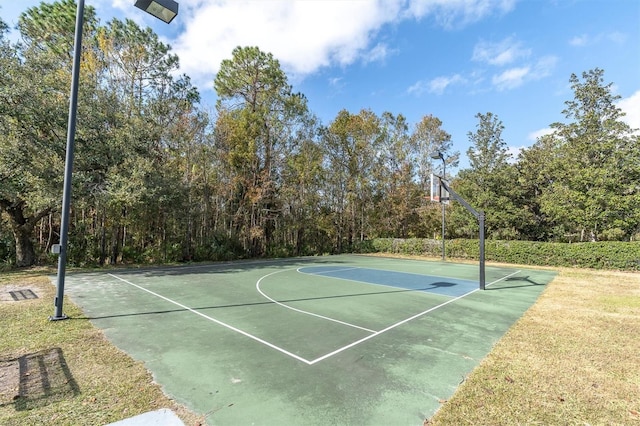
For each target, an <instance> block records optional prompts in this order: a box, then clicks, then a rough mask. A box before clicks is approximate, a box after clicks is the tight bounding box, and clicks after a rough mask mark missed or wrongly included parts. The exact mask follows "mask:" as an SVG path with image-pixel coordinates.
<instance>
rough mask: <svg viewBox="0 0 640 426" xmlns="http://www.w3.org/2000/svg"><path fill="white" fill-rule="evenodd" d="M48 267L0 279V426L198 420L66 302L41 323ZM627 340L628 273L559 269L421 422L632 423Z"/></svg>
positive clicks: (637, 311)
mask: <svg viewBox="0 0 640 426" xmlns="http://www.w3.org/2000/svg"><path fill="white" fill-rule="evenodd" d="M511 266H512V265H511ZM53 273H55V272H54V271H51V270H30V271H21V272H15V273H4V274H0V330H2V332H1V333H2V334H1V338H0V424H2V425H24V424H29V425H36V424H41V425H49V424H59V425H102V424H106V423H109V422H115V421H118V420H121V419H123V418H126V417H130V416H134V415H136V414H140V413H144V412H146V411H150V410H155V409H158V408H170V409H172V410H174V411H175V412H176V413H177V414H178V415H179V416H180V417H181V418H182V420H183V421H184V423H185V424H186V425H188V426H193V425H200V424H202V422H203V420H202V419H203V417H202V416H201V415H198V414H194V413H192V412H190V411H189V410H188V409H186V408H185V407H183V406H180V405H179V404H177V403H176V402H174V401H172V400H170V399H169V398H167V397H166V396H165V395H164V394H163V393H162V390H161V389H160V387H159V386H158V385H156V384H155V383H154V382H153V378H152V377H151V375H150V374H149V372H148V371H147V370H146V369H145V368H144V366H143V365H142V364H141V363H138V362H136V361H134V360H132V359H131V358H130V357H129V356H127V355H126V354H124V353H123V352H121V351H119V350H118V349H116V348H114V347H113V346H112V345H111V344H110V343H109V342H108V341H107V340H106V339H105V338H104V336H103V334H102V332H101V331H99V330H97V329H96V328H94V327H93V326H92V324H91V323H90V322H89V321H88V320H86V319H85V317H84V315H83V314H82V312H80V311H79V310H78V308H77V307H75V306H74V305H73V304H72V303H71V302H70V301H68V300H65V309H64V311H65V313H66V314H67V315H69V316H70V317H71V318H72V319H69V320H65V321H57V322H50V321H48V320H47V318H48V317H49V316H50V315H52V314H53V312H54V306H53V298H54V294H55V287H54V286H53V285H51V283H50V281H49V278H48V276H47V275H48V274H53ZM29 290H30V291H31V292H33V295H35V296H37V298H35V299H31V297H33V296H32V295H31V293H29ZM15 298H18V299H22V298H26V299H27V300H20V301H15V300H14V299H15ZM639 337H640V274H638V273H625V272H612V271H592V270H582V269H561V270H560V274H559V275H558V276H557V277H556V279H555V280H554V281H553V282H552V283H551V284H549V285H548V286H547V288H546V289H545V291H544V293H543V294H542V296H541V297H540V298H539V300H538V301H537V302H536V303H535V304H534V305H533V306H532V307H531V308H530V309H529V310H528V311H527V312H526V313H525V315H524V316H523V317H522V318H521V319H520V320H519V321H518V322H517V323H516V324H515V325H514V326H513V327H512V328H511V329H510V330H509V332H508V333H507V334H506V335H505V336H504V337H503V338H502V339H501V340H500V341H499V342H498V343H497V344H496V346H495V348H494V350H493V351H492V352H491V353H490V355H489V356H488V357H487V358H486V359H485V360H484V361H482V363H481V364H480V365H479V366H478V368H476V369H475V370H474V371H473V372H472V373H471V374H470V375H469V376H468V377H467V378H465V380H464V382H463V383H462V384H461V386H460V387H459V389H458V391H457V392H456V393H455V394H454V396H453V397H452V398H451V399H450V400H449V401H446V402H445V401H443V404H442V407H441V409H440V410H439V411H438V412H437V413H436V415H435V416H433V417H432V418H431V419H427V420H425V422H424V423H425V425H557V424H562V425H638V426H640V338H639ZM263 420H265V421H267V422H268V419H263Z"/></svg>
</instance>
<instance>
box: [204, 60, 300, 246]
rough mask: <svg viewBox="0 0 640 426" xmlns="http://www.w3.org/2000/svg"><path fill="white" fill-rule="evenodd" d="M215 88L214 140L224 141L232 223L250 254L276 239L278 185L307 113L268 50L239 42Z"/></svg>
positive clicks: (224, 64)
mask: <svg viewBox="0 0 640 426" xmlns="http://www.w3.org/2000/svg"><path fill="white" fill-rule="evenodd" d="M214 87H215V89H216V92H217V94H218V102H217V110H218V122H217V141H218V143H219V144H220V145H221V146H223V147H224V151H225V152H224V155H225V164H226V165H227V167H228V171H229V173H230V176H231V177H230V187H231V188H233V189H232V191H233V194H230V199H231V200H233V201H232V203H233V204H234V210H235V213H234V217H233V228H234V229H235V232H236V233H238V234H239V235H241V236H242V239H243V244H244V246H245V248H246V249H247V251H248V252H249V253H250V254H251V255H252V256H257V255H262V254H264V253H265V252H266V251H268V250H270V249H271V247H272V244H273V243H274V240H273V238H274V231H275V224H276V222H277V221H278V220H279V219H280V218H281V217H282V205H281V199H280V198H279V197H278V190H279V188H280V185H281V174H282V170H283V167H284V165H285V162H284V158H285V157H286V153H287V152H291V150H292V149H293V148H294V147H293V146H292V144H295V143H296V142H297V139H296V137H295V129H296V128H297V124H298V123H300V122H301V120H304V117H305V116H306V114H307V104H306V99H305V98H304V96H302V95H300V94H296V93H292V91H291V86H290V85H289V84H288V83H287V78H286V75H285V74H284V72H283V71H282V70H281V68H280V64H279V62H278V61H277V60H276V59H275V58H274V57H273V55H271V54H267V53H264V52H262V51H260V49H258V48H257V47H237V48H236V49H234V50H233V58H232V59H226V60H224V61H222V64H221V65H220V71H219V72H218V74H217V76H216V79H215V81H214Z"/></svg>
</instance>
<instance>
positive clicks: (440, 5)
mask: <svg viewBox="0 0 640 426" xmlns="http://www.w3.org/2000/svg"><path fill="white" fill-rule="evenodd" d="M95 1H101V2H107V1H109V2H110V3H111V4H112V6H113V7H116V8H120V9H122V10H125V9H130V8H131V6H130V3H129V2H130V0H128V1H127V0H95ZM515 1H516V0H335V1H331V2H329V1H327V0H304V1H303V0H299V1H291V0H269V1H266V0H207V1H205V0H181V1H180V14H179V25H180V27H179V34H178V35H177V37H175V38H174V39H173V40H172V41H171V43H170V44H171V45H172V48H173V51H174V53H176V54H177V55H178V56H179V58H180V66H181V70H180V72H181V73H185V74H187V75H189V76H190V77H191V79H192V81H193V82H194V84H196V85H197V86H199V87H200V88H201V89H207V88H209V89H210V88H212V85H213V79H214V78H215V74H216V72H217V71H218V69H219V67H220V63H221V62H222V60H224V59H229V58H230V57H231V52H232V51H233V49H234V48H236V47H238V46H257V47H259V48H260V50H262V51H264V52H269V53H272V54H273V55H274V57H275V58H276V59H278V60H279V61H280V65H281V66H282V68H283V70H285V72H287V73H288V74H289V76H290V77H292V78H296V79H297V78H304V77H305V76H306V75H309V74H312V73H314V72H317V71H318V70H319V69H322V68H323V67H328V66H335V65H338V66H347V65H350V64H353V63H355V62H358V61H361V62H363V63H365V64H366V63H369V62H373V61H384V60H385V58H387V57H388V56H389V55H391V54H393V53H394V49H393V47H390V46H388V45H386V44H384V43H380V42H379V41H377V40H376V35H377V34H378V32H379V31H380V30H381V29H382V28H383V27H384V26H385V25H389V24H394V23H398V22H401V21H402V20H408V19H410V20H413V19H422V18H424V17H427V16H432V17H433V18H434V19H435V20H436V22H438V23H440V24H441V25H443V26H447V27H448V26H452V25H455V26H462V25H466V24H467V23H471V22H475V21H478V20H480V19H482V18H484V17H487V16H490V15H492V14H496V13H498V14H502V13H507V12H509V11H511V10H512V9H513V8H514V5H515ZM141 20H143V18H141ZM176 25H177V24H175V23H172V28H175V26H176Z"/></svg>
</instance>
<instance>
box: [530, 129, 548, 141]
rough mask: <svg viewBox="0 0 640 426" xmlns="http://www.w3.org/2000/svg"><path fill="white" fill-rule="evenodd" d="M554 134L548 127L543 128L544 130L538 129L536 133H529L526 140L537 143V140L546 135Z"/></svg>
mask: <svg viewBox="0 0 640 426" xmlns="http://www.w3.org/2000/svg"><path fill="white" fill-rule="evenodd" d="M553 132H554V130H553V129H552V128H550V127H545V128H544V129H539V130H536V131H533V132H531V133H529V134H528V135H527V139H528V140H530V141H531V142H535V141H537V140H538V139H539V138H541V137H543V136H546V135H550V134H552V133H553Z"/></svg>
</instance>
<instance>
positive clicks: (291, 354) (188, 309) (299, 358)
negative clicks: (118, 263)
mask: <svg viewBox="0 0 640 426" xmlns="http://www.w3.org/2000/svg"><path fill="white" fill-rule="evenodd" d="M107 275H109V276H111V277H113V278H115V279H117V280H120V281H122V282H124V283H127V284H129V285H132V286H134V287H136V288H138V289H140V290H143V291H146V292H147V293H149V294H152V295H154V296H156V297H159V298H160V299H163V300H166V301H167V302H169V303H173V304H174V305H177V306H180V307H181V308H183V309H186V310H187V311H189V312H191V313H194V314H196V315H200V316H201V317H203V318H206V319H208V320H209V321H212V322H215V323H216V324H218V325H221V326H223V327H226V328H228V329H229V330H232V331H235V332H236V333H240V334H242V335H243V336H246V337H248V338H250V339H253V340H255V341H256V342H260V343H262V344H263V345H266V346H268V347H270V348H272V349H275V350H277V351H279V352H282V353H283V354H285V355H289V356H290V357H292V358H295V359H297V360H298V361H302V362H304V363H305V364H309V365H311V363H310V362H309V361H308V360H306V359H304V358H302V357H300V356H298V355H296V354H294V353H291V352H289V351H287V350H285V349H282V348H281V347H279V346H276V345H274V344H272V343H269V342H267V341H266V340H262V339H261V338H259V337H256V336H254V335H253V334H250V333H247V332H246V331H242V330H240V329H239V328H236V327H233V326H231V325H229V324H227V323H224V322H222V321H220V320H217V319H215V318H211V317H210V316H208V315H205V314H203V313H201V312H198V311H196V310H195V309H191V308H190V307H188V306H185V305H183V304H182V303H179V302H176V301H175V300H171V299H169V298H168V297H164V296H163V295H161V294H158V293H156V292H153V291H151V290H149V289H146V288H144V287H141V286H139V285H137V284H134V283H132V282H131V281H127V280H125V279H124V278H120V277H118V276H116V275H113V274H107Z"/></svg>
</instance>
